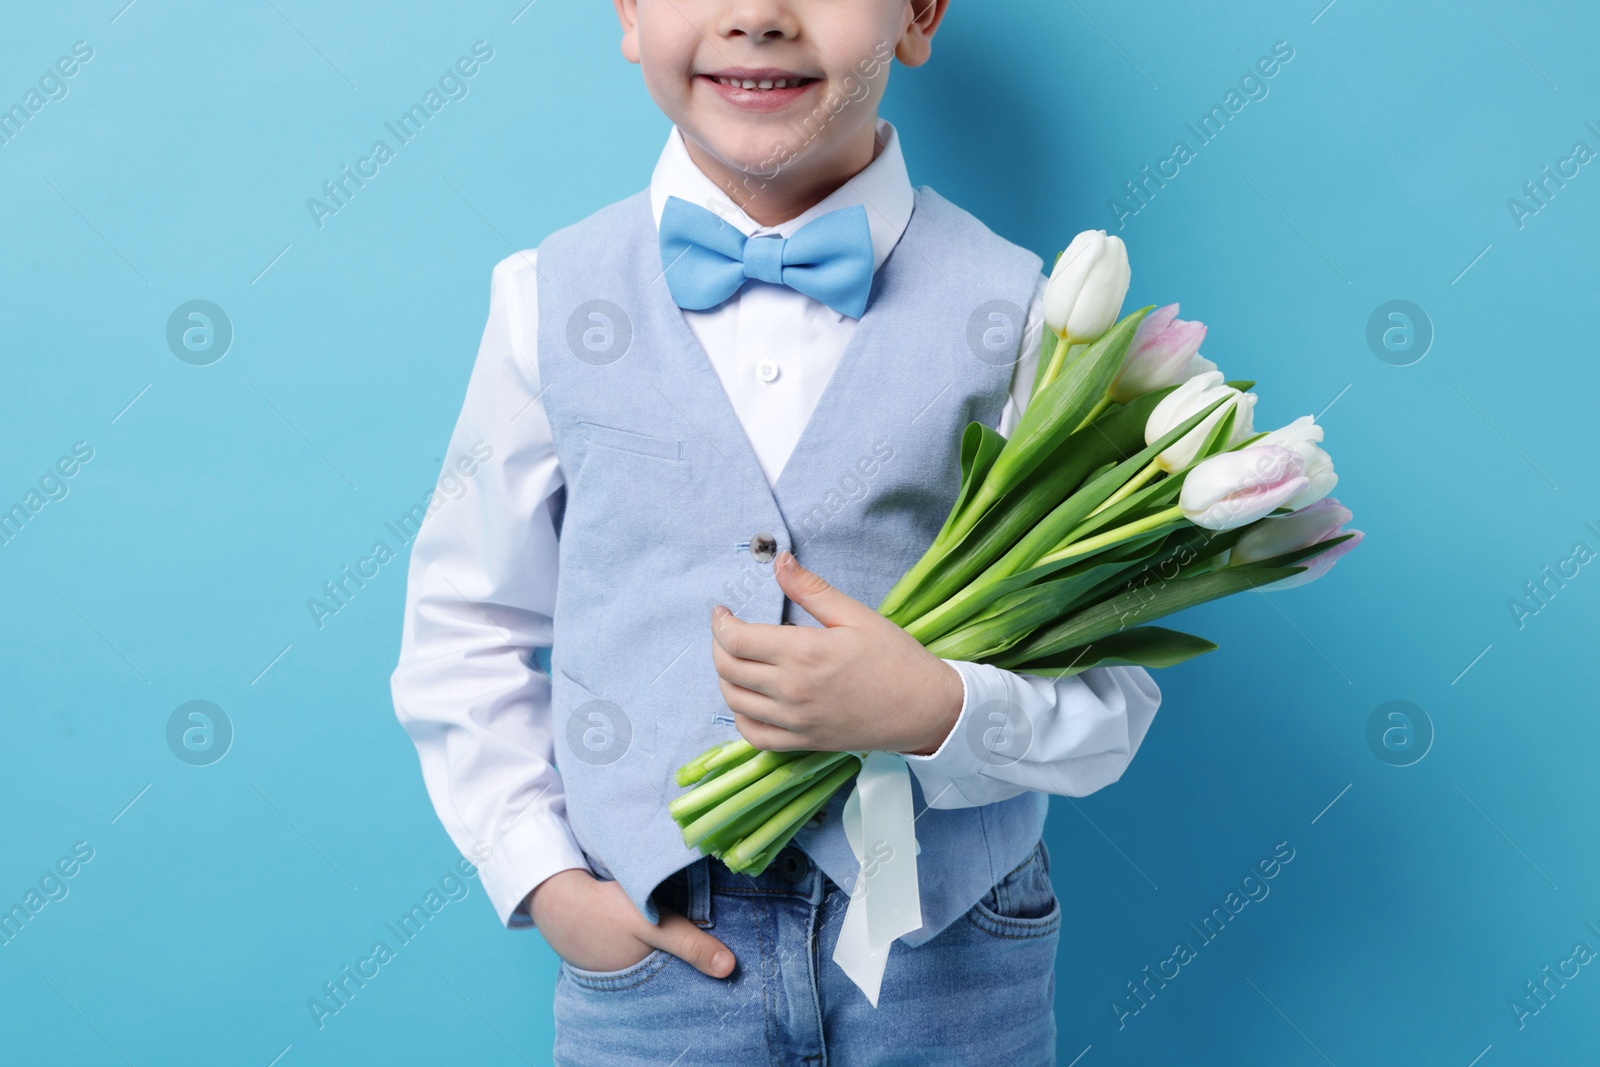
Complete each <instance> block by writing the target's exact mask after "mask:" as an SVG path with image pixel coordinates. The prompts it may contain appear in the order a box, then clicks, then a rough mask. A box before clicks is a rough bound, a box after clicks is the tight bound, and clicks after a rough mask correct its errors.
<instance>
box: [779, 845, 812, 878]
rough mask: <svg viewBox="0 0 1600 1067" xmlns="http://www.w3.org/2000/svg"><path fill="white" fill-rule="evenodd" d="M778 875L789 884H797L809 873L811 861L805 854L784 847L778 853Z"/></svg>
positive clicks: (789, 847)
mask: <svg viewBox="0 0 1600 1067" xmlns="http://www.w3.org/2000/svg"><path fill="white" fill-rule="evenodd" d="M776 866H777V868H778V873H779V874H780V875H782V876H783V877H784V879H785V880H787V881H790V882H798V881H800V880H801V879H802V878H804V877H805V876H806V875H808V874H810V873H811V861H810V860H809V859H807V858H806V854H805V853H804V852H801V851H800V850H799V849H797V848H794V847H793V846H785V847H784V849H783V851H781V852H779V853H778V862H777V864H776Z"/></svg>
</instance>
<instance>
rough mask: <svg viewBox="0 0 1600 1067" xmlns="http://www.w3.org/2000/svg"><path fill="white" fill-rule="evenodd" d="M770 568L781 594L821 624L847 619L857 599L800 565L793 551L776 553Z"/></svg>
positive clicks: (838, 623)
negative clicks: (781, 591)
mask: <svg viewBox="0 0 1600 1067" xmlns="http://www.w3.org/2000/svg"><path fill="white" fill-rule="evenodd" d="M772 570H773V574H774V575H776V576H777V579H778V588H780V589H782V590H783V592H784V595H785V596H787V597H788V598H789V599H790V600H792V601H794V602H795V603H796V604H799V605H800V606H801V607H802V608H805V609H806V611H807V612H809V613H810V614H811V617H812V618H813V619H816V620H817V621H818V622H820V623H821V624H822V625H824V626H841V625H843V624H844V623H847V622H849V621H850V616H851V613H852V611H853V609H854V608H855V605H856V604H858V603H859V601H857V600H856V599H855V598H853V597H851V596H848V595H847V594H845V593H842V592H840V591H839V590H837V589H835V588H834V587H833V586H831V585H829V584H828V580H827V579H826V578H824V577H823V576H822V575H820V574H817V573H816V572H815V571H808V570H806V569H805V568H804V567H802V566H800V561H799V560H797V559H795V558H794V554H793V553H791V552H789V551H787V550H785V551H783V552H780V553H778V558H777V559H775V560H773V564H772Z"/></svg>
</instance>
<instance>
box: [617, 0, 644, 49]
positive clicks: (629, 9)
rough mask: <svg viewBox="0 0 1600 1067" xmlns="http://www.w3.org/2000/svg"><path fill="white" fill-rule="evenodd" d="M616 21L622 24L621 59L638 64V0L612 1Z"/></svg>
mask: <svg viewBox="0 0 1600 1067" xmlns="http://www.w3.org/2000/svg"><path fill="white" fill-rule="evenodd" d="M612 2H613V3H614V4H616V7H617V21H618V22H620V23H622V58H623V59H626V60H627V61H628V62H629V63H637V62H639V0H612Z"/></svg>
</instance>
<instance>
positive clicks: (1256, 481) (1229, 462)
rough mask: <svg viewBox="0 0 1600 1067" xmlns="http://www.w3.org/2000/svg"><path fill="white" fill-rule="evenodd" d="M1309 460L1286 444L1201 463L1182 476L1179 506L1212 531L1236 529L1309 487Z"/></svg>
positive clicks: (1220, 455)
mask: <svg viewBox="0 0 1600 1067" xmlns="http://www.w3.org/2000/svg"><path fill="white" fill-rule="evenodd" d="M1304 466H1305V460H1303V459H1301V458H1300V454H1299V453H1298V452H1296V451H1294V450H1293V449H1290V448H1284V447H1283V446H1282V445H1250V446H1248V447H1246V448H1241V449H1239V450H1237V451H1234V452H1219V453H1217V454H1216V455H1214V456H1212V457H1210V458H1209V459H1205V460H1201V461H1200V462H1199V463H1198V464H1196V465H1195V468H1194V470H1192V471H1190V472H1189V473H1188V474H1186V475H1184V478H1183V488H1182V489H1180V490H1179V491H1178V506H1179V508H1181V509H1182V511H1183V516H1184V518H1186V519H1188V520H1189V521H1190V522H1192V523H1194V524H1195V525H1196V526H1203V527H1205V528H1206V529H1208V530H1232V529H1236V528H1238V527H1240V526H1246V525H1248V524H1250V523H1252V522H1255V521H1256V520H1257V519H1260V518H1263V517H1265V516H1267V515H1270V514H1272V512H1273V511H1275V510H1276V509H1278V508H1281V507H1284V506H1285V504H1286V503H1287V501H1288V500H1289V499H1290V498H1291V497H1292V496H1294V495H1295V494H1296V493H1298V492H1300V491H1301V490H1302V489H1304V488H1305V485H1306V479H1305V477H1304V475H1303V474H1302V473H1301V471H1302V469H1303V468H1304Z"/></svg>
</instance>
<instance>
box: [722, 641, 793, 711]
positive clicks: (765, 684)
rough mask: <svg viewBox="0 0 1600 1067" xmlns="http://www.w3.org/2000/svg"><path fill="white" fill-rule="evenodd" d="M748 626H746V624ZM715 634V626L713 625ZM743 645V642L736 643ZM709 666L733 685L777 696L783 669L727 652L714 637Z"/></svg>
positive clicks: (770, 663) (768, 662)
mask: <svg viewBox="0 0 1600 1067" xmlns="http://www.w3.org/2000/svg"><path fill="white" fill-rule="evenodd" d="M746 625H748V624H746ZM790 629H793V627H790ZM713 633H715V624H713ZM738 643H740V644H743V643H744V642H738ZM711 665H712V666H713V667H715V668H716V669H717V673H718V674H719V675H721V676H722V677H723V678H724V679H726V680H727V681H729V682H732V683H733V684H734V685H737V686H741V687H743V688H745V689H749V690H751V691H752V692H756V693H761V694H762V695H764V696H769V697H776V696H779V695H780V694H779V691H778V689H779V686H780V684H781V681H782V678H783V672H784V668H783V667H781V666H778V665H777V664H776V663H773V662H770V661H764V660H759V659H745V658H742V657H741V656H739V655H738V654H736V653H734V652H732V651H730V650H729V648H728V647H727V646H726V645H724V644H723V643H722V641H721V640H720V639H719V638H717V637H716V636H713V637H712V640H711Z"/></svg>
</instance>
